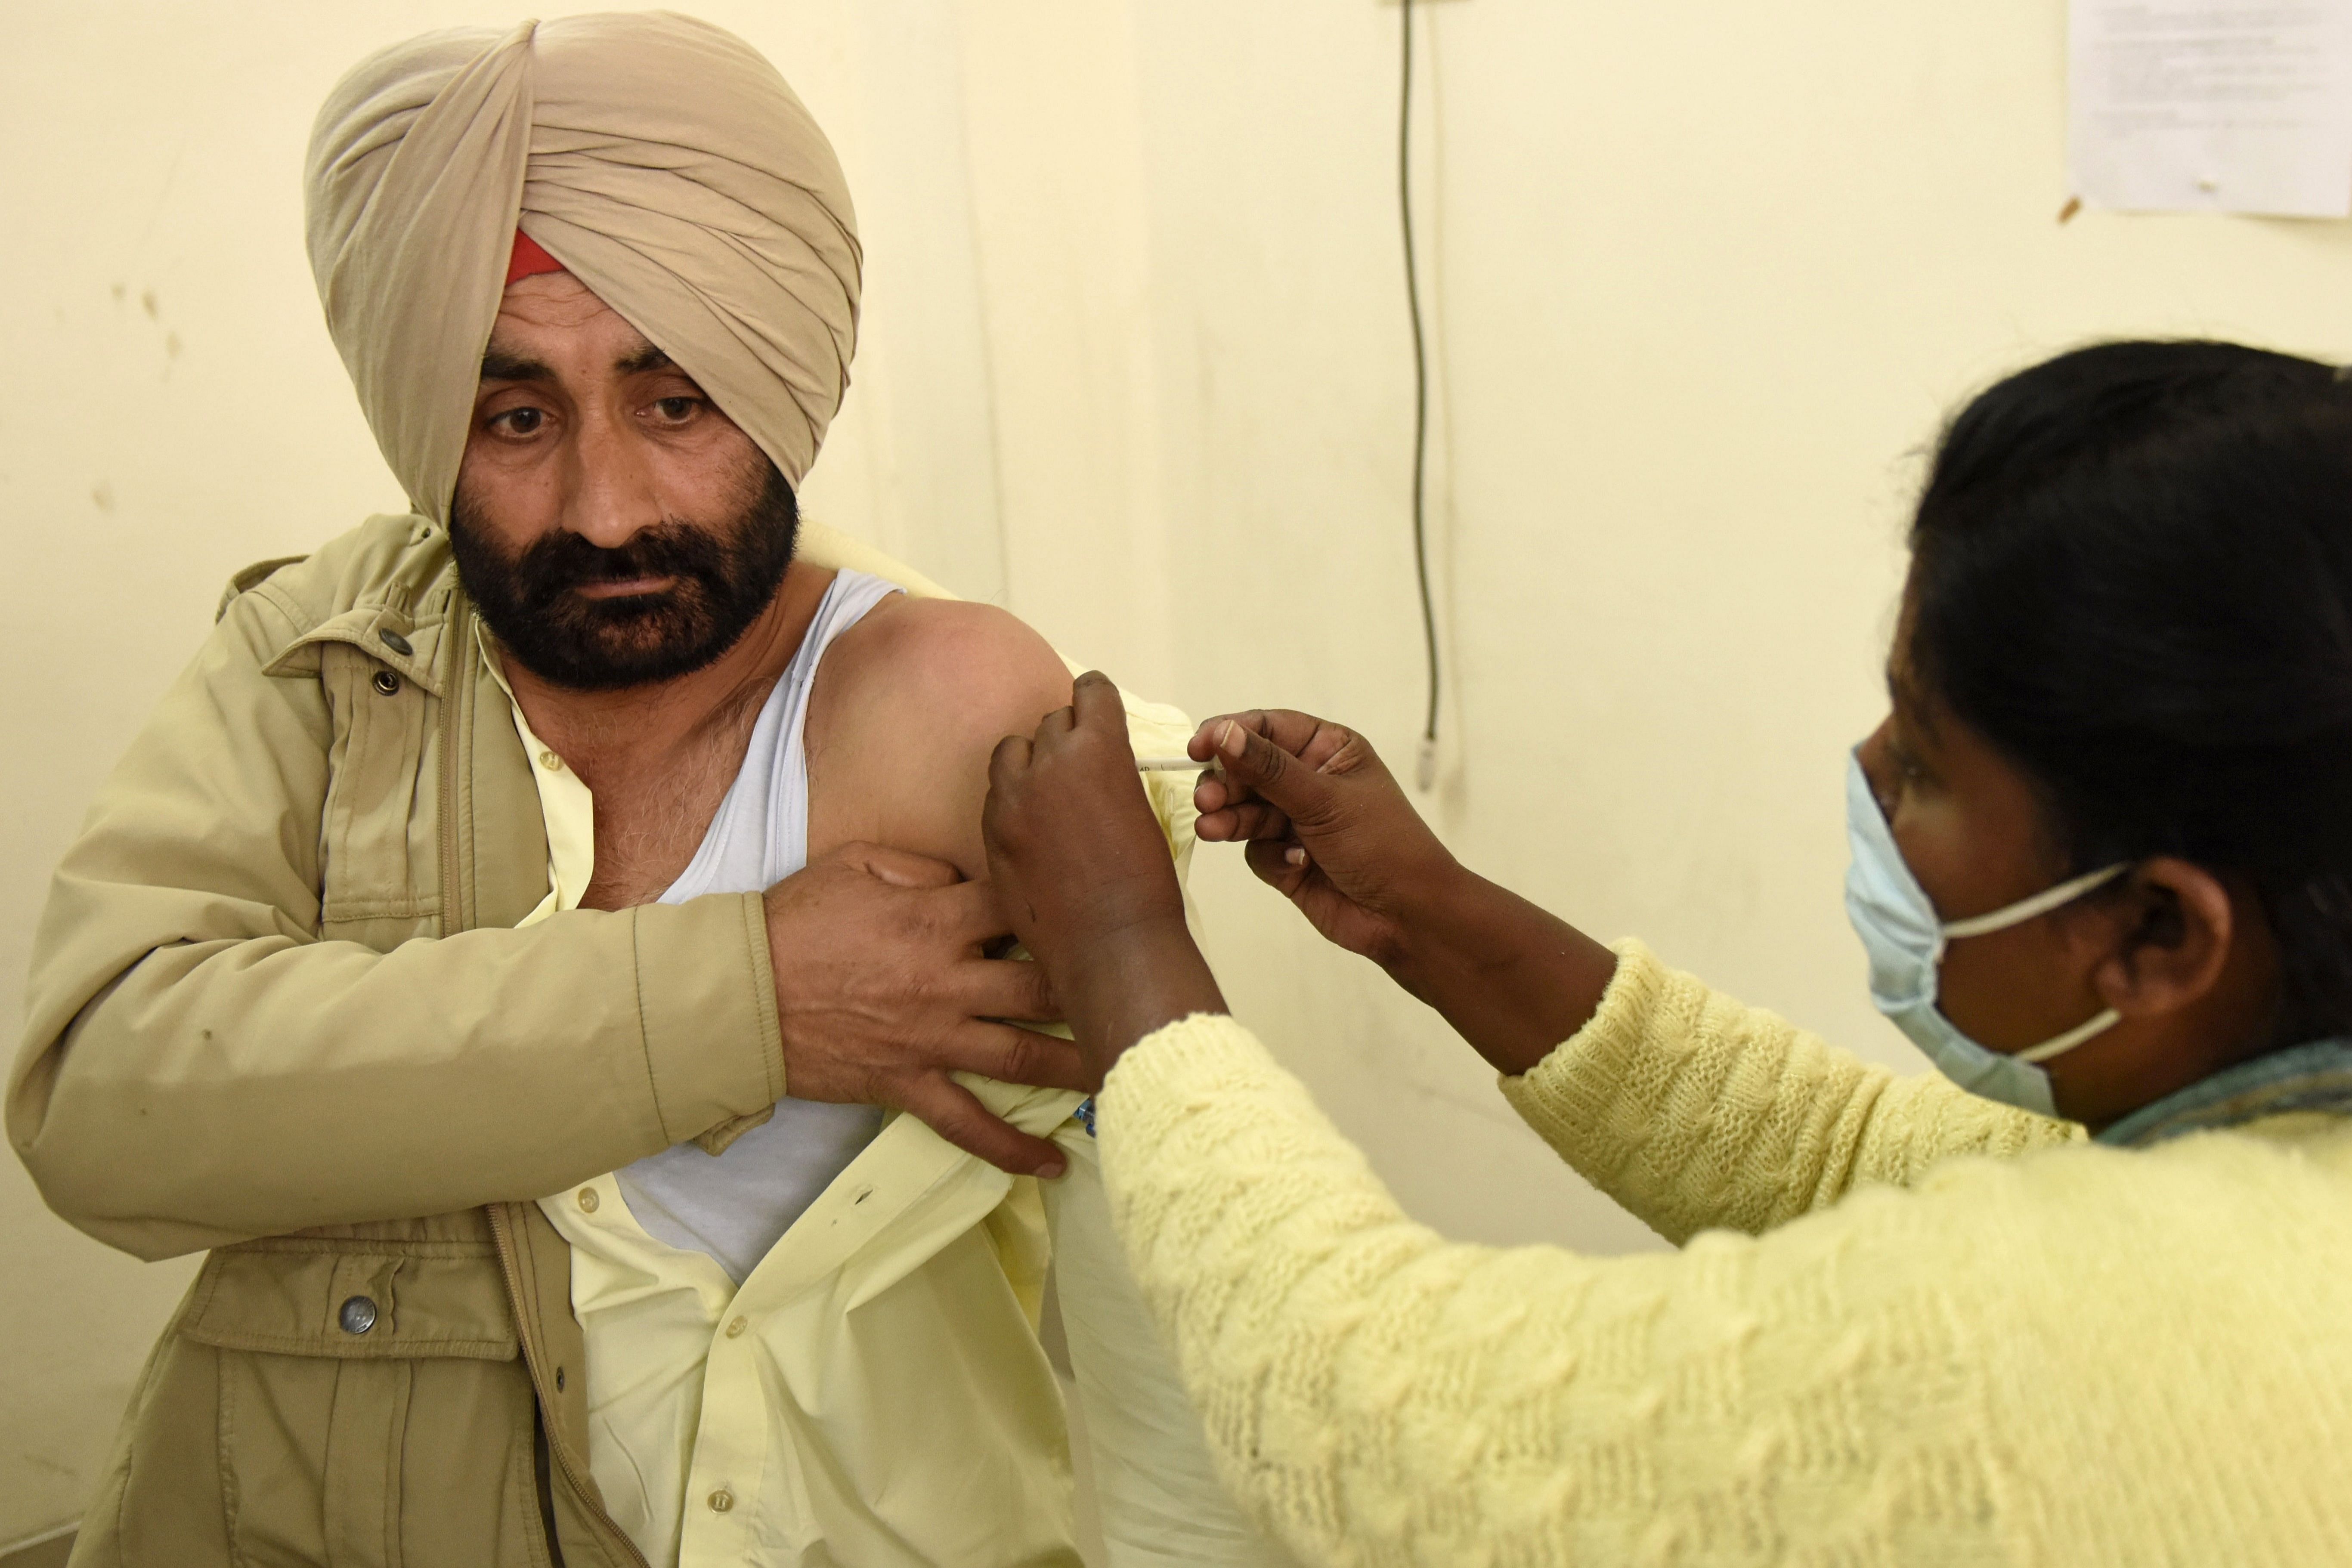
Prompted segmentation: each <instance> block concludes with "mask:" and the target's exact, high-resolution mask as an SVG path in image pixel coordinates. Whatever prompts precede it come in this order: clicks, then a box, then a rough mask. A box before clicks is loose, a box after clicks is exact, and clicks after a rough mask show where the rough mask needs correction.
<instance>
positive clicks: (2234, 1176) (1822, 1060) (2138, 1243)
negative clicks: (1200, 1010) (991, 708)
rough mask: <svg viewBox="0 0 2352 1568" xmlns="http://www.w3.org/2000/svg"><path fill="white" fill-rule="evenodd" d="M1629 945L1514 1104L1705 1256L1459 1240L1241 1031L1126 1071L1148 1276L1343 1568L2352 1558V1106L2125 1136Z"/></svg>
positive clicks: (1122, 1210)
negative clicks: (2015, 1106)
mask: <svg viewBox="0 0 2352 1568" xmlns="http://www.w3.org/2000/svg"><path fill="white" fill-rule="evenodd" d="M1618 951H1619V953H1620V963H1619V968H1618V972H1617V976H1616V978H1615V980H1614V981H1613V982H1612V984H1611V986H1610V989H1609V993H1608V995H1607V997H1606V999H1605V1000H1604V1001H1603V1003H1602V1005H1601V1011H1600V1012H1599V1014H1598V1015H1596V1016H1594V1018H1593V1019H1592V1021H1591V1023H1590V1024H1589V1025H1587V1026H1585V1028H1584V1029H1583V1030H1582V1031H1580V1033H1579V1034H1578V1035H1576V1036H1575V1037H1573V1038H1571V1039H1570V1040H1569V1041H1568V1042H1567V1043H1566V1044H1564V1045H1562V1046H1561V1047H1559V1048H1558V1049H1557V1050H1555V1051H1554V1052H1553V1053H1552V1054H1551V1055H1550V1056H1549V1058H1546V1059H1545V1060H1544V1061H1543V1062H1542V1063H1540V1064H1539V1065H1538V1066H1537V1067H1536V1068H1535V1069H1534V1070H1533V1071H1531V1072H1529V1073H1528V1075H1527V1076H1526V1077H1525V1078H1522V1079H1506V1080H1505V1081H1504V1085H1503V1088H1504V1092H1505V1093H1506V1094H1507V1096H1508V1097H1509V1099H1510V1100H1511V1103H1512V1104H1513V1105H1514V1106H1515V1107H1516V1108H1517V1110H1518V1111H1519V1113H1520V1114H1521V1115H1522V1116H1523V1117H1525V1118H1526V1119H1527V1121H1528V1123H1529V1124H1530V1125H1532V1126H1533V1127H1534V1128H1535V1129H1536V1130H1537V1131H1538V1132H1540V1133H1541V1134H1542V1135H1543V1136H1544V1137H1545V1138H1546V1139H1547V1140H1548V1141H1549V1142H1551V1144H1552V1145H1553V1146H1554V1147H1555V1148H1557V1149H1558V1150H1559V1151H1560V1152H1561V1153H1562V1154H1563V1155H1564V1156H1565V1157H1567V1158H1568V1159H1569V1161H1570V1163H1572V1164H1574V1165H1575V1166H1576V1167H1577V1169H1579V1170H1580V1171H1582V1172H1583V1173H1585V1174H1586V1175H1587V1176H1589V1177H1590V1178H1591V1179H1592V1180H1593V1181H1594V1182H1596V1183H1597V1184H1600V1185H1601V1187H1602V1188H1603V1189H1604V1190H1606V1191H1607V1192H1609V1193H1610V1194H1612V1196H1614V1197H1615V1198H1616V1199H1617V1200H1618V1201H1620V1202H1621V1203H1623V1204H1624V1205H1626V1206H1627V1207H1629V1208H1630V1209H1632V1210H1633V1212H1634V1213H1635V1214H1636V1215H1640V1216H1641V1217H1642V1218H1643V1220H1645V1221H1647V1222H1648V1223H1649V1224H1651V1225H1652V1226H1655V1227H1656V1228H1657V1229H1658V1230H1660V1231H1661V1232H1663V1233H1664V1235H1666V1236H1667V1237H1670V1238H1672V1239H1675V1240H1677V1241H1682V1240H1685V1238H1688V1241H1687V1245H1685V1246H1684V1247H1683V1248H1682V1249H1681V1250H1680V1251H1679V1252H1675V1253H1670V1254H1655V1255H1647V1256H1638V1257H1630V1258H1581V1257H1579V1256H1577V1255H1575V1254H1573V1253H1570V1252H1568V1251H1565V1250H1562V1249H1560V1248H1558V1247H1512V1248H1496V1247H1470V1246H1462V1245H1457V1244H1454V1243H1449V1242H1447V1241H1445V1240H1444V1238H1442V1237H1438V1236H1437V1235H1435V1234H1433V1232H1431V1231H1429V1230H1428V1229H1426V1228H1425V1227H1423V1226H1418V1225H1415V1224H1413V1223H1412V1221H1410V1220H1408V1219H1407V1218H1406V1217H1405V1216H1404V1215H1403V1214H1402V1212H1400V1211H1399V1209H1398V1208H1397V1206H1396V1205H1395V1203H1394V1201H1393V1200H1392V1199H1391V1197H1390V1196H1389V1194H1388V1192H1387V1190H1386V1189H1385V1188H1383V1187H1382V1186H1381V1184H1380V1182H1379V1180H1378V1179H1377V1178H1375V1177H1374V1176H1373V1175H1372V1173H1371V1172H1370V1169H1369V1168H1368V1167H1367V1165H1366V1163H1365V1162H1364V1159H1363V1156H1362V1155H1361V1154H1360V1152H1358V1151H1357V1150H1356V1149H1355V1148H1354V1147H1353V1146H1351V1145H1350V1144H1349V1143H1348V1142H1347V1141H1346V1140H1344V1139H1343V1138H1341V1137H1340V1136H1339V1133H1338V1132H1337V1131H1336V1130H1334V1129H1333V1128H1332V1126H1331V1125H1330V1123H1329V1122H1328V1121H1326V1120H1325V1119H1324V1118H1323V1116H1322V1115H1321V1114H1320V1113H1319V1112H1318V1110H1316V1109H1315V1107H1314V1105H1313V1103H1312V1102H1311V1101H1310V1100H1309V1099H1308V1097H1307V1092H1306V1089H1305V1088H1304V1087H1303V1086H1302V1085H1301V1084H1299V1083H1298V1082H1297V1079H1293V1078H1292V1077H1290V1076H1289V1075H1288V1074H1287V1073H1286V1072H1284V1071H1283V1070H1282V1069H1281V1068H1279V1067H1278V1066H1276V1064H1275V1062H1274V1060H1273V1058H1271V1057H1270V1056H1268V1055H1267V1053H1266V1052H1265V1048H1264V1047H1262V1046H1260V1045H1259V1044H1258V1042H1257V1041H1256V1039H1255V1037H1253V1036H1251V1035H1250V1034H1249V1032H1248V1031H1247V1030H1245V1029H1244V1028H1242V1027H1241V1026H1239V1025H1237V1024H1235V1023H1234V1022H1233V1021H1232V1020H1231V1019H1228V1018H1223V1017H1212V1016H1197V1017H1194V1018H1191V1019H1187V1020H1185V1021H1184V1022H1182V1023H1180V1024H1175V1025H1171V1026H1169V1027H1168V1028H1166V1029H1163V1030H1161V1031H1160V1032H1159V1033H1158V1034H1155V1035H1153V1036H1151V1037H1150V1038H1148V1039H1147V1040H1145V1041H1143V1042H1142V1043H1141V1044H1139V1045H1138V1046H1137V1047H1135V1048H1134V1049H1133V1050H1131V1051H1129V1053H1128V1055H1127V1057H1126V1058H1125V1059H1124V1060H1123V1061H1122V1062H1121V1063H1120V1064H1119V1066H1118V1068H1117V1069H1116V1070H1115V1071H1114V1072H1113V1073H1112V1074H1111V1077H1110V1080H1109V1082H1108V1085H1107V1086H1106V1088H1105V1089H1104V1092H1103V1094H1102V1096H1101V1101H1100V1115H1099V1126H1100V1129H1101V1139H1102V1149H1103V1160H1104V1171H1105V1175H1106V1178H1107V1180H1108V1185H1109V1189H1110V1192H1111V1196H1112V1204H1113V1208H1114V1212H1115V1214H1116V1215H1117V1218H1118V1225H1119V1227H1120V1230H1121V1232H1122V1234H1123V1235H1124V1237H1125V1238H1126V1241H1127V1245H1128V1248H1129V1253H1130V1255H1131V1256H1132V1258H1133V1259H1134V1261H1135V1263H1136V1266H1137V1272H1138V1275H1139V1279H1140V1280H1141V1282H1142V1285H1143V1288H1144V1290H1145V1293H1146V1295H1147V1296H1148V1297H1149V1298H1150V1301H1151V1304H1152V1308H1153V1310H1154V1313H1155V1315H1156V1316H1157V1317H1158V1319H1159V1321H1160V1323H1161V1325H1162V1328H1163V1329H1164V1330H1165V1331H1167V1333H1168V1334H1169V1336H1170V1338H1171V1341H1172V1342H1174V1344H1175V1345H1176V1347H1177V1351H1178V1354H1179V1358H1180V1359H1181V1363H1182V1365H1183V1369H1184V1374H1185V1380H1186V1383H1187V1384H1188V1385H1189V1386H1190V1387H1191V1389H1192V1394H1193V1397H1194V1399H1195V1401H1196V1402H1197V1404H1198V1405H1199V1406H1200V1408H1201V1411H1202V1415H1203V1416H1204V1418H1205V1420H1206V1424H1207V1427H1208V1432H1209V1436H1210V1440H1211V1443H1212V1445H1213V1447H1214V1448H1215V1449H1216V1450H1217V1454H1218V1460H1219V1463H1220V1465H1221V1467H1222V1468H1223V1471H1224V1474H1225V1479H1226V1480H1227V1482H1228V1484H1229V1485H1231V1486H1232V1487H1233V1489H1234V1492H1235V1494H1236V1496H1237V1497H1239V1498H1240V1499H1241V1500H1243V1502H1244V1506H1245V1507H1246V1508H1248V1509H1249V1510H1251V1511H1253V1512H1254V1513H1255V1515H1257V1516H1258V1518H1259V1519H1260V1520H1261V1521H1263V1522H1265V1524H1266V1525H1268V1526H1269V1527H1270V1528H1271V1529H1272V1530H1273V1531H1276V1532H1277V1533H1278V1534H1279V1535H1280V1536H1281V1537H1282V1538H1283V1540H1284V1541H1285V1542H1287V1543H1288V1544H1289V1546H1290V1547H1291V1548H1292V1550H1293V1551H1295V1552H1297V1554H1298V1555H1299V1557H1300V1558H1301V1559H1302V1561H1304V1562H1306V1563H1368V1564H1369V1563H1429V1564H1444V1565H1446V1568H1467V1565H1471V1564H1482V1563H1492V1564H1497V1565H1502V1564H1527V1565H1535V1564H1551V1563H1612V1564H1613V1563H1709V1564H1713V1563H1808V1564H1823V1565H1828V1564H1838V1565H1848V1564H1853V1565H1859V1564H1875V1563H1901V1564H1940V1563H2048V1564H2053V1565H2067V1568H2072V1565H2074V1564H2095V1563H2116V1564H2135V1565H2137V1564H2147V1563H2185V1564H2200V1565H2201V1564H2220V1563H2231V1564H2240V1563H2244V1564H2254V1563H2298V1564H2300V1563H2313V1564H2317V1563H2352V1123H2347V1121H2343V1120H2339V1119H2333V1118H2326V1117H2320V1116H2315V1115H2310V1114H2298V1115H2290V1116H2281V1117H2275V1118H2273V1119H2271V1120H2269V1121H2262V1122H2258V1123H2254V1124H2252V1125H2250V1126H2247V1127H2244V1128H2241V1129H2238V1130H2235V1131H2225V1132H2212V1133H2203V1134H2198V1135H2193V1136H2189V1137H2185V1138H2181V1139H2179V1140H2177V1141H2174V1142H2166V1143H2161V1144H2158V1145H2156V1146H2154V1147H2152V1148H2148V1149H2144V1150H2121V1149H2113V1148H2107V1147H2104V1146H2100V1145H2095V1144H2091V1143H2087V1142H2084V1141H2083V1138H2082V1132H2081V1130H2080V1129H2079V1128H2074V1127H2071V1126H2066V1125H2063V1124H2061V1123H2057V1122H2052V1121H2042V1120H2041V1119H2039V1118H2036V1117H2032V1116H2029V1115H2026V1114H2024V1113H2022V1112H2017V1111H2011V1110H2006V1109H2004V1108H2002V1107H1999V1106H1995V1105H1991V1104H1989V1103H1987V1102H1985V1101H1982V1100H1976V1099H1974V1098H1972V1097H1969V1096H1968V1095H1965V1094H1963V1093H1961V1092H1960V1091H1959V1090H1958V1089H1953V1088H1950V1087H1948V1085H1946V1084H1945V1083H1943V1082H1942V1080H1940V1079H1897V1078H1895V1077H1894V1076H1893V1075H1891V1074H1889V1073H1887V1072H1886V1071H1885V1070H1884V1069H1882V1068H1874V1067H1869V1066H1865V1065H1864V1064H1863V1063H1861V1062H1859V1061H1857V1060H1855V1059H1854V1058H1852V1057H1849V1056H1847V1055H1845V1054H1843V1052H1839V1051H1836V1050H1834V1049H1832V1047H1828V1046H1826V1045H1824V1044H1823V1043H1822V1041H1820V1040H1819V1039H1817V1038H1815V1037H1811V1036H1810V1035H1807V1034H1805V1033H1803V1032H1801V1031H1800V1030H1798V1029H1796V1028H1794V1027H1792V1026H1790V1025H1789V1024H1787V1023H1785V1022H1783V1021H1781V1020H1780V1019H1779V1018H1777V1017H1774V1016H1772V1015H1770V1014H1769V1013H1764V1012H1761V1011H1756V1010H1751V1009H1748V1008H1746V1007H1742V1006H1741V1005H1738V1004H1737V1003H1735V1002H1732V1001H1730V1000H1728V999H1727V998H1725V997H1722V996H1718V995H1717V994H1714V993H1713V992H1711V991H1709V990H1708V989H1707V988H1706V986H1705V985H1704V984H1700V983H1699V982H1698V981H1696V980H1695V979H1693V978H1691V977H1690V976H1688V975H1684V974H1679V973H1673V972H1670V971H1668V970H1666V969H1665V968H1664V967H1663V966H1662V965H1661V964H1659V963H1658V962H1657V961H1656V960H1655V959H1654V958H1653V957H1652V956H1651V955H1650V954H1649V953H1648V952H1646V951H1645V950H1644V949H1643V948H1642V947H1641V946H1640V945H1639V944H1637V943H1632V942H1628V943H1624V944H1622V945H1621V946H1620V948H1619V950H1618ZM1985 1156H1991V1157H1985ZM1495 1196H1496V1202H1500V1203H1507V1202H1509V1201H1510V1197H1509V1194H1496V1195H1495ZM1740 1232H1746V1233H1748V1234H1745V1235H1743V1234H1739V1233H1740Z"/></svg>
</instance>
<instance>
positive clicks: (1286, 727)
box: [1190, 708, 1324, 763]
mask: <svg viewBox="0 0 2352 1568" xmlns="http://www.w3.org/2000/svg"><path fill="white" fill-rule="evenodd" d="M1323 723H1324V721H1322V720H1320V719H1318V718H1317V717H1315V715H1314V714H1312V713H1300V712H1297V711H1295V710H1291V709H1288V708H1253V709H1250V710H1248V711H1246V712H1242V713H1220V714H1218V715H1217V716H1216V717H1215V718H1213V719H1206V720H1203V721H1202V722H1201V725H1200V727H1199V728H1198V729H1196V730H1194V731H1192V746H1191V748H1190V751H1191V754H1192V756H1194V757H1197V758H1199V759H1200V760H1201V761H1202V762H1204V763H1205V762H1207V761H1208V760H1209V759H1210V758H1211V757H1213V756H1216V755H1218V754H1219V749H1218V745H1217V736H1218V734H1219V732H1220V731H1222V730H1223V728H1224V726H1225V725H1227V724H1239V725H1240V726H1241V727H1242V728H1243V729H1244V730H1247V731H1250V732H1251V733H1252V734H1254V735H1262V736H1264V737H1265V739H1267V740H1269V741H1271V742H1274V743H1275V744H1276V745H1277V746H1280V747H1281V748H1282V749H1283V750H1284V751H1286V752H1289V753H1290V754H1291V755H1292V756H1294V757H1297V756H1303V755H1304V754H1305V753H1306V751H1307V747H1308V746H1310V745H1312V744H1313V743H1314V741H1315V731H1317V730H1318V728H1319V727H1321V726H1322V725H1323Z"/></svg>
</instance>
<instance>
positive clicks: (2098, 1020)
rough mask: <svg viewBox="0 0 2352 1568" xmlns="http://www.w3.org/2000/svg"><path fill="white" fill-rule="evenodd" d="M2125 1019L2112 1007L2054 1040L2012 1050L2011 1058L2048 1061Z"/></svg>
mask: <svg viewBox="0 0 2352 1568" xmlns="http://www.w3.org/2000/svg"><path fill="white" fill-rule="evenodd" d="M2123 1021H2124V1016H2123V1015H2122V1014H2121V1013H2118V1012H2116V1010H2115V1009H2114V1008H2113V1007H2110V1008H2108V1009H2107V1010H2106V1011H2105V1012H2104V1013H2101V1014H2100V1015H2099V1016H2097V1017H2095V1018H2093V1019H2091V1020H2090V1021H2089V1022H2088V1023H2084V1024H2077V1025H2076V1026H2074V1027H2073V1028H2071V1029H2069V1030H2067V1031H2066V1032H2065V1033H2064V1034H2063V1035H2061V1036H2059V1037H2057V1038H2056V1039H2054V1040H2044V1041H2042V1043H2041V1044H2040V1045H2038V1046H2035V1047H2032V1048H2031V1049H2028V1050H2022V1051H2012V1052H2011V1053H2010V1058H2009V1059H2010V1060H2011V1061H2017V1062H2025V1063H2028V1064H2032V1063H2036V1062H2046V1061H2048V1060H2049V1059H2050V1058H2052V1057H2061V1056H2064V1055H2065V1054H2066V1053H2067V1052H2068V1051H2071V1050H2073V1049H2074V1047H2076V1046H2079V1045H2081V1044H2082V1043H2083V1042H2084V1040H2087V1039H2089V1038H2090V1037H2092V1036H2094V1035H2104V1034H2105V1033H2106V1032H2107V1031H2108V1030H2109V1029H2112V1028H2114V1027H2115V1026H2116V1025H2117V1024H2120V1023H2122V1022H2123Z"/></svg>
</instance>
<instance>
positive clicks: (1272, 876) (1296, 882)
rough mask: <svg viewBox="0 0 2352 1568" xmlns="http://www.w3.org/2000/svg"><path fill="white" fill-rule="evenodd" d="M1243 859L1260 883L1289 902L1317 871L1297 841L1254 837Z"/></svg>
mask: <svg viewBox="0 0 2352 1568" xmlns="http://www.w3.org/2000/svg"><path fill="white" fill-rule="evenodd" d="M1242 858H1244V859H1245V860H1247V861H1248V862H1249V868H1250V869H1251V871H1253V872H1255V874H1256V876H1257V879H1258V880H1259V881H1261V882H1264V883H1265V885H1266V886H1267V887H1269V888H1272V889H1274V890H1275V891H1276V892H1278V893H1280V894H1281V895H1282V896H1283V897H1284V898H1289V897H1290V896H1291V895H1292V894H1294V893H1296V892H1297V891H1298V889H1299V888H1300V887H1301V886H1302V885H1303V884H1304V883H1305V882H1306V880H1307V878H1308V876H1310V875H1311V874H1312V873H1313V872H1314V869H1315V863H1314V861H1313V860H1311V859H1310V858H1308V857H1307V849H1306V847H1305V846H1304V845H1302V844H1300V843H1299V842H1298V840H1297V839H1296V838H1254V839H1252V840H1251V841H1250V846H1249V847H1248V848H1247V849H1246V850H1244V851H1243V856H1242Z"/></svg>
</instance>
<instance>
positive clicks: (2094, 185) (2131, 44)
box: [2068, 0, 2352, 217]
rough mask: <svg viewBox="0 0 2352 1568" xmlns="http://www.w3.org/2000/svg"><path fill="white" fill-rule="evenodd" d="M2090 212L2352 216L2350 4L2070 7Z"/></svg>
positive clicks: (2077, 170) (2075, 122) (2076, 134)
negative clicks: (2105, 209)
mask: <svg viewBox="0 0 2352 1568" xmlns="http://www.w3.org/2000/svg"><path fill="white" fill-rule="evenodd" d="M2068 30H2069V35H2070V36H2069V39H2068V44H2069V50H2068V74H2069V76H2070V77H2071V79H2072V80H2071V84H2070V86H2071V91H2070V94H2069V99H2070V110H2069V120H2070V124H2069V126H2068V132H2069V134H2068V153H2069V162H2070V163H2071V164H2072V165H2073V166H2072V170H2071V175H2072V178H2073V181H2074V195H2076V196H2077V197H2079V198H2080V199H2081V200H2082V201H2083V203H2084V205H2087V206H2094V207H2111V208H2120V209H2123V210H2126V211H2134V212H2235V213H2270V214H2277V215H2283V216H2299V217H2344V216H2347V215H2352V0H2073V5H2072V11H2071V14H2070V16H2069V29H2068Z"/></svg>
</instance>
